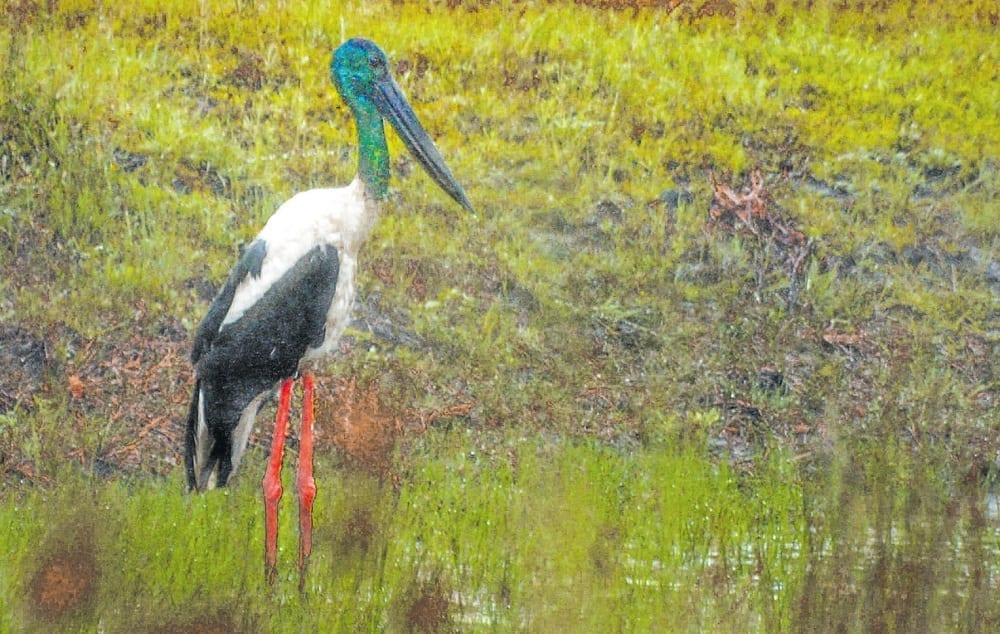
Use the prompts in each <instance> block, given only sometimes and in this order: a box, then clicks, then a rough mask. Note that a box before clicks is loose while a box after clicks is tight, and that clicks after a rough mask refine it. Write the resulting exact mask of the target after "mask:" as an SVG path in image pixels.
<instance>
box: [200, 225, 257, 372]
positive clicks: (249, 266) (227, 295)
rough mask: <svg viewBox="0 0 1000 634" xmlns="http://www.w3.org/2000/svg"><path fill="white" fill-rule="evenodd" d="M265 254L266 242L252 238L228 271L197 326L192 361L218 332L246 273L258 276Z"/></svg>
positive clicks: (210, 342)
mask: <svg viewBox="0 0 1000 634" xmlns="http://www.w3.org/2000/svg"><path fill="white" fill-rule="evenodd" d="M266 255H267V243H266V242H264V241H263V240H254V241H253V242H251V243H250V246H248V247H247V248H246V249H245V250H244V251H243V254H242V255H241V256H240V259H239V261H238V262H237V263H236V266H234V267H233V270H232V271H230V272H229V277H228V278H227V279H226V283H225V284H224V285H223V286H222V288H221V289H219V293H218V294H217V295H216V296H215V299H213V300H212V305H211V306H209V307H208V313H207V314H206V315H205V319H204V320H203V321H202V322H201V325H200V326H198V332H197V333H195V336H194V347H193V348H192V350H191V362H192V363H195V364H197V363H198V360H199V359H201V355H202V354H204V353H205V351H206V350H208V349H209V347H211V345H212V341H213V340H214V339H215V337H216V335H218V334H219V327H220V326H222V320H223V319H225V318H226V313H228V312H229V307H230V306H232V305H233V296H234V295H235V294H236V288H237V287H238V286H239V285H240V282H242V281H243V279H244V278H245V277H246V276H247V275H252V276H253V277H260V269H261V266H263V264H264V257H265V256H266Z"/></svg>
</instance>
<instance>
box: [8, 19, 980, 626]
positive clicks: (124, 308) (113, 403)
mask: <svg viewBox="0 0 1000 634" xmlns="http://www.w3.org/2000/svg"><path fill="white" fill-rule="evenodd" d="M601 4H602V3H596V2H595V3H582V4H579V3H563V2H553V3H548V4H545V5H534V4H527V3H519V2H512V3H496V4H491V3H476V2H467V3H440V4H432V5H425V4H420V3H351V2H347V3H336V2H334V3H308V6H298V5H294V4H287V3H286V4H276V3H265V2H259V3H241V2H237V3H230V4H226V5H224V6H222V5H219V6H215V5H208V4H205V3H201V2H194V1H185V0H181V1H178V2H174V3H170V4H169V5H164V4H163V3H153V2H146V3H138V4H135V3H133V4H132V5H130V6H129V7H128V8H121V7H100V8H98V7H93V6H91V5H90V4H89V3H74V2H63V3H58V4H55V5H51V6H48V5H45V6H43V5H40V4H37V3H32V2H19V3H16V4H14V5H12V8H11V10H10V11H8V12H6V13H5V15H4V17H3V18H2V24H3V27H4V28H2V29H0V43H2V46H0V51H2V52H0V69H2V70H0V97H2V98H0V265H2V268H3V276H2V277H0V361H2V363H3V364H5V366H6V367H8V368H9V371H8V373H7V374H6V375H5V376H4V377H3V379H2V383H0V466H2V472H3V476H2V478H0V526H2V527H3V531H2V534H3V535H4V536H5V537H4V539H3V540H2V541H0V550H2V551H3V557H2V558H0V561H2V562H3V563H0V618H2V619H4V620H3V621H2V623H3V625H2V626H0V629H2V630H14V631H18V630H28V631H31V630H38V631H43V630H49V629H60V630H63V631H91V630H93V629H95V628H96V629H104V630H107V631H119V630H129V631H133V630H135V629H143V630H157V628H159V629H160V630H161V631H173V630H174V629H182V628H187V629H191V628H193V627H195V626H200V627H202V628H204V629H207V628H209V627H215V628H216V629H220V630H223V631H227V630H236V631H247V630H250V631H253V630H259V631H282V629H283V628H293V627H294V628H297V627H298V624H304V626H305V629H309V627H310V625H315V628H314V629H316V628H319V627H320V625H319V624H323V625H326V624H329V623H336V624H337V625H338V627H339V628H340V629H343V630H355V629H361V630H390V631H396V630H407V629H410V630H413V629H417V630H420V629H423V630H449V629H458V630H466V629H468V630H499V631H509V630H522V629H527V630H534V631H537V630H542V631H544V630H548V629H553V628H554V627H556V626H560V627H568V628H570V629H574V630H579V631H601V630H629V631H648V630H652V629H656V630H668V631H678V630H681V631H683V630H704V629H733V630H740V631H742V630H757V631H775V630H778V631H787V630H813V629H817V628H820V629H836V627H838V626H842V627H844V628H845V629H849V630H857V629H879V630H883V631H884V630H893V631H913V630H928V629H929V630H936V629H945V630H953V629H967V630H977V629H980V630H981V629H989V628H990V626H991V625H992V626H995V625H996V623H997V621H998V619H1000V616H998V614H997V609H996V607H995V606H994V605H993V601H992V600H991V598H990V597H992V596H995V594H996V592H997V589H998V587H997V583H998V582H997V580H998V578H1000V577H998V574H1000V573H998V570H997V568H996V565H995V563H994V562H995V561H996V554H997V551H998V531H997V514H996V511H995V509H994V510H990V509H991V508H993V507H991V506H990V505H991V504H994V505H995V500H996V497H995V496H996V486H997V485H996V483H997V472H998V469H1000V465H998V462H997V456H998V452H1000V422H998V419H997V416H996V413H995V409H996V407H995V403H996V399H997V398H998V383H997V380H998V379H997V377H998V376H1000V370H998V367H997V361H996V359H997V358H1000V355H998V354H997V346H998V345H1000V342H998V338H997V332H998V330H997V327H998V313H997V308H996V306H997V299H996V298H997V294H998V292H1000V288H998V279H997V259H996V252H997V244H998V237H1000V234H998V231H997V229H998V223H997V222H996V218H997V217H998V216H1000V213H998V212H1000V209H998V207H1000V205H998V200H997V192H998V191H1000V183H998V166H997V156H998V154H1000V152H998V150H1000V147H998V145H1000V143H998V137H997V134H996V129H997V123H998V121H997V111H996V106H995V104H996V103H998V102H1000V94H998V82H997V81H996V77H995V71H994V70H993V69H994V68H996V67H997V65H998V64H997V61H998V60H997V58H998V50H997V44H996V43H995V39H996V38H995V30H996V27H995V22H996V19H997V16H996V12H995V10H994V9H993V8H992V7H991V6H990V5H989V3H977V2H972V3H968V4H964V5H961V6H957V5H956V6H951V5H948V6H939V5H938V4H937V3H929V2H911V3H907V4H905V5H904V4H901V3H883V4H886V6H883V4H879V5H877V6H874V5H873V6H867V7H865V10H864V11H859V10H858V7H852V8H845V7H844V6H843V5H842V3H833V2H829V3H824V2H819V3H812V4H811V5H810V6H809V7H808V8H807V7H805V6H803V5H802V4H801V3H794V2H789V3H758V2H737V3H725V2H716V3H681V5H680V7H679V8H677V9H676V10H675V11H673V12H668V11H667V10H666V9H665V8H663V7H659V8H656V7H647V8H636V9H633V8H625V9H616V8H613V7H608V6H599V5H601ZM608 4H615V3H608ZM637 4H643V3H637ZM855 4H856V3H855ZM591 5H594V6H591ZM708 9H712V11H711V13H714V15H707V13H709V11H708ZM730 10H731V12H732V15H729V14H730ZM469 33H489V35H488V36H485V35H484V36H479V37H469ZM355 34H364V35H366V36H368V37H371V38H372V39H374V40H376V41H377V42H379V43H380V44H382V45H383V46H384V48H385V49H386V51H387V53H388V55H389V57H390V60H392V63H393V67H394V70H395V72H396V76H397V79H398V81H399V83H400V84H401V86H402V87H403V89H404V91H405V92H406V93H407V95H408V96H409V97H410V100H411V102H412V103H413V105H414V108H415V110H416V112H417V113H418V114H419V116H420V118H421V120H422V121H423V122H424V124H425V126H426V127H427V129H428V130H429V132H430V133H431V136H432V137H433V138H434V139H435V140H436V141H437V143H438V145H439V147H440V148H441V150H442V154H443V155H444V156H445V158H446V160H447V162H448V163H449V165H450V166H451V167H452V169H453V171H454V172H455V173H456V174H457V175H458V178H459V180H460V181H461V182H462V183H463V184H464V185H465V188H466V190H467V191H468V193H469V196H470V198H471V199H472V201H473V203H474V204H475V205H476V207H477V210H478V212H479V213H478V216H477V217H476V218H471V217H468V216H465V215H464V214H463V212H461V211H460V210H458V209H456V208H455V207H454V205H452V204H451V203H450V201H448V200H447V198H446V197H444V196H443V195H442V194H441V193H440V192H439V191H437V190H436V189H435V188H434V186H433V184H432V183H431V182H430V180H429V179H427V178H426V177H424V176H423V175H421V174H420V173H419V170H416V169H413V161H412V160H411V159H409V158H408V157H406V155H405V152H404V148H403V147H402V144H401V143H399V141H398V139H396V138H395V137H393V136H392V135H390V149H391V152H392V156H393V162H392V169H393V181H392V185H391V186H392V189H393V195H392V198H391V200H390V202H389V204H388V205H387V208H386V209H385V210H384V211H383V215H382V218H381V220H380V223H379V225H378V226H377V228H376V229H375V233H374V235H373V236H372V239H371V240H370V243H369V244H368V246H367V247H366V252H365V254H364V256H365V257H364V260H363V262H362V268H361V271H360V280H359V281H360V285H361V295H362V297H361V301H359V305H358V307H357V313H358V316H359V322H358V323H357V324H356V326H357V327H356V328H354V329H352V331H351V332H350V333H349V334H350V338H349V341H347V342H345V345H344V354H342V355H341V356H339V357H338V358H337V359H335V360H333V361H332V362H331V365H330V369H329V373H328V375H329V376H330V377H336V378H330V379H326V380H325V382H324V383H323V388H324V389H323V391H322V394H323V395H324V396H323V402H322V403H321V409H322V412H321V418H320V421H319V422H320V426H319V428H320V432H319V433H320V436H321V447H320V453H319V458H320V461H321V465H320V473H319V478H318V479H319V482H320V498H319V500H318V502H317V514H318V516H317V522H316V524H317V528H316V544H317V546H316V548H317V553H316V557H315V561H314V562H313V569H312V571H311V575H310V578H309V586H308V591H307V593H306V594H305V595H303V596H300V595H298V593H297V592H295V591H294V586H295V583H294V579H293V578H292V573H293V566H292V565H290V564H291V563H292V562H291V559H292V553H293V552H294V548H295V546H294V539H295V535H294V532H295V531H294V528H293V526H292V519H291V515H293V514H294V508H293V506H294V505H288V508H286V509H285V513H284V516H283V521H285V522H286V524H283V526H282V572H283V574H287V575H288V576H287V577H285V578H283V579H282V580H281V582H280V583H279V585H278V587H277V588H276V589H275V590H274V591H273V592H272V591H270V590H269V589H267V588H265V587H263V585H262V583H263V581H262V579H263V575H261V574H260V572H261V571H260V562H259V560H258V555H259V552H260V543H259V540H260V539H261V537H260V535H259V533H260V531H259V530H258V529H259V528H260V526H259V524H260V521H261V518H260V512H259V508H258V497H259V496H258V493H257V490H256V486H257V485H256V480H257V475H256V473H257V468H256V467H254V465H258V466H259V465H260V463H261V461H262V460H263V453H262V451H261V448H260V444H261V443H260V441H259V440H257V439H256V437H255V441H254V447H255V449H254V450H253V451H252V452H251V454H250V455H249V456H248V458H247V466H246V471H245V472H244V474H243V477H242V478H240V479H239V481H238V482H237V484H236V486H235V487H233V488H232V489H231V490H229V491H227V492H224V493H218V494H212V495H208V496H199V497H190V496H186V495H184V494H182V492H181V490H182V486H181V482H180V479H181V474H180V472H179V471H180V470H179V469H178V468H177V464H178V450H179V446H180V438H181V424H182V419H183V414H184V412H185V407H186V399H187V398H188V390H189V389H190V385H191V369H190V367H189V365H188V364H187V362H186V355H187V353H188V346H189V345H190V333H191V332H193V330H194V328H196V326H197V324H198V322H199V320H200V319H201V318H202V316H203V315H204V311H205V309H206V306H207V303H208V301H210V299H211V297H212V294H213V292H214V289H215V288H216V287H217V285H218V284H219V283H220V282H221V280H223V279H224V276H225V275H226V273H227V271H228V267H229V266H230V265H231V264H232V262H233V261H234V258H235V254H236V253H237V250H238V247H239V245H240V244H245V243H247V242H248V241H249V240H250V239H252V237H253V235H254V234H255V233H256V231H258V230H259V228H260V227H261V226H262V224H263V222H264V221H265V220H266V218H267V217H268V215H269V214H270V213H271V212H272V211H273V210H274V208H275V207H276V206H277V205H278V204H280V202H281V201H282V200H284V199H286V198H287V197H289V196H290V195H291V194H292V193H294V192H296V191H299V190H302V189H305V188H309V187H315V186H329V185H331V184H343V183H346V182H348V181H349V180H350V178H351V177H352V176H353V172H354V169H355V159H354V156H353V153H352V152H353V143H354V139H353V134H354V131H353V126H352V124H351V122H350V120H349V114H348V112H347V110H346V108H345V107H344V106H343V105H342V104H341V103H340V102H339V100H338V98H337V97H336V95H335V94H334V91H333V90H332V87H331V86H330V82H329V78H328V76H327V70H326V69H327V64H328V59H329V54H330V51H331V50H332V49H333V48H334V47H335V46H336V45H337V44H339V43H340V42H341V41H342V40H343V39H344V38H345V37H349V36H351V35H355ZM67 52H72V53H71V54H68V53H67ZM755 168H756V169H759V170H760V173H761V174H762V175H763V178H762V187H761V189H759V190H758V191H757V194H759V195H760V198H759V200H760V201H763V202H760V204H759V206H758V207H755V208H754V209H755V213H759V215H757V216H753V217H752V218H751V219H750V220H749V221H748V222H745V223H743V224H741V223H740V222H733V221H731V218H732V217H733V216H728V218H730V220H725V219H723V220H722V221H719V220H718V219H715V220H713V217H712V216H711V215H710V214H709V213H708V212H707V211H706V210H708V209H709V208H710V207H712V208H713V209H719V207H718V203H719V199H718V195H719V194H718V190H716V189H713V186H712V181H711V179H710V176H709V174H710V173H712V174H714V178H715V179H716V180H717V182H719V183H720V184H722V185H723V186H724V187H726V188H729V191H730V192H732V193H733V194H734V195H735V196H737V197H741V196H742V197H744V198H746V197H752V196H753V195H755V194H754V191H755V190H754V188H753V186H751V185H750V184H749V183H750V180H751V179H750V174H751V172H752V171H753V170H754V169H755ZM713 203H714V204H713ZM748 208H749V207H748ZM724 211H725V212H726V213H735V212H736V211H739V209H725V210H724ZM727 223H728V224H727ZM754 223H756V224H754ZM768 223H771V224H770V225H768ZM777 225H781V226H787V227H794V228H795V229H796V230H798V231H801V232H802V235H803V240H808V241H809V242H808V250H807V251H802V252H799V251H796V250H795V249H799V248H804V247H803V245H804V244H805V243H796V242H795V241H794V240H793V239H791V238H787V237H782V236H781V235H779V234H778V233H773V232H772V233H769V232H768V231H767V230H765V229H767V228H768V227H769V226H777ZM751 229H753V230H751ZM754 231H756V233H754ZM803 253H804V254H805V255H804V257H803V259H802V260H801V263H800V266H790V265H789V261H790V260H789V258H790V257H791V256H795V255H796V254H799V255H801V254H803ZM346 377H351V378H353V381H354V382H353V383H350V384H349V385H348V383H347V381H346ZM345 408H346V409H345ZM345 412H346V413H345ZM269 415H270V414H269V412H265V414H264V415H262V417H261V421H260V423H259V425H258V427H259V429H258V433H259V435H260V436H261V437H266V435H267V434H268V433H269V431H270V424H269V421H268V420H267V418H268V416H269ZM345 416H347V417H348V419H350V420H354V421H355V423H358V421H365V422H366V425H367V426H361V427H362V428H363V429H365V430H368V431H366V432H365V433H367V434H369V435H370V436H371V439H374V440H376V441H377V442H376V445H375V447H374V449H370V450H367V453H366V451H360V452H359V453H356V454H352V451H353V450H354V449H356V445H360V444H364V443H363V442H362V441H365V438H361V439H358V438H354V439H352V438H351V437H350V433H349V432H348V431H346V430H345V428H343V425H342V420H343V419H344V417H345ZM355 427H358V425H355ZM373 465H374V467H373ZM286 489H289V488H288V487H286ZM77 526H83V527H85V529H84V530H82V531H81V532H80V533H79V535H80V536H79V537H73V535H76V534H77V532H76V530H75V527H77ZM70 527H74V530H71V529H70ZM74 540H75V541H74ZM74 553H75V554H74ZM212 553H217V555H216V556H212ZM46 564H50V565H49V566H48V567H46ZM66 571H70V572H72V573H73V574H70V573H69V572H66ZM74 575H75V576H74ZM57 579H59V580H62V581H63V585H62V586H61V587H63V588H64V589H65V591H64V593H63V594H58V593H53V592H49V593H48V594H47V595H46V596H47V597H49V598H48V599H45V600H43V599H42V598H41V596H40V595H39V594H38V593H39V591H40V590H39V589H40V588H44V587H46V585H45V583H43V582H44V581H45V580H57ZM88 579H90V580H91V581H90V582H87V580H88ZM74 584H76V585H74ZM208 589H210V590H211V592H206V590H208ZM70 596H74V597H82V598H81V599H80V600H79V601H78V602H77V603H73V602H72V601H69V599H67V598H66V597H70ZM60 597H62V598H63V603H64V604H65V605H66V606H69V607H67V608H65V609H64V608H62V607H60V606H61V605H63V604H59V603H58V602H57V603H53V601H56V599H59V598H60ZM39 606H42V607H39ZM181 606H183V609H181ZM178 612H180V614H178Z"/></svg>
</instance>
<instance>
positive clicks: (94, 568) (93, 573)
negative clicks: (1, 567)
mask: <svg viewBox="0 0 1000 634" xmlns="http://www.w3.org/2000/svg"><path fill="white" fill-rule="evenodd" d="M99 579H100V571H99V567H98V565H97V553H96V550H95V548H94V544H93V540H92V539H91V538H90V536H89V535H86V536H84V537H83V538H80V539H79V540H78V541H76V542H75V543H73V544H64V545H60V546H59V547H58V548H57V549H56V550H54V551H53V552H51V553H49V554H44V555H42V557H41V563H40V565H39V567H38V570H37V571H36V572H35V574H34V576H33V577H32V579H31V581H30V583H29V590H28V601H29V609H30V612H31V614H32V616H33V617H34V618H35V619H37V620H38V621H40V622H43V623H49V624H52V623H57V622H61V621H63V620H65V619H67V618H71V617H72V616H76V615H79V614H81V613H84V612H85V611H86V610H87V609H88V608H89V607H90V606H91V604H92V603H93V599H94V596H95V595H96V593H97V585H98V581H99Z"/></svg>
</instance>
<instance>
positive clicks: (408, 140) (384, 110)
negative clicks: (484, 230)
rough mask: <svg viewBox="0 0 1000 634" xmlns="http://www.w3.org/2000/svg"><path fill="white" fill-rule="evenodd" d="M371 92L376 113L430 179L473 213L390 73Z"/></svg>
mask: <svg viewBox="0 0 1000 634" xmlns="http://www.w3.org/2000/svg"><path fill="white" fill-rule="evenodd" d="M374 96H375V107H376V108H378V111H379V114H381V115H382V116H383V117H385V118H386V119H387V120H388V121H389V123H390V124H392V127H393V129H394V130H396V134H398V135H399V137H400V138H401V139H403V143H405V144H406V147H407V149H409V150H410V153H411V154H413V156H415V157H416V158H417V160H418V161H420V164H421V165H423V166H424V169H425V170H427V173H428V174H430V175H431V178H433V179H434V182H435V183H437V184H438V186H439V187H441V189H443V190H445V191H446V192H448V195H449V196H451V197H452V198H453V199H454V200H455V202H457V203H458V204H459V205H462V206H463V207H465V209H466V210H468V211H469V212H470V213H473V214H474V213H476V210H475V209H473V208H472V203H470V202H469V198H468V197H467V196H466V195H465V190H464V189H462V186H461V185H459V184H458V181H457V180H455V177H454V176H453V175H452V173H451V170H449V169H448V166H447V165H445V163H444V159H443V158H441V153H440V152H438V149H437V147H436V146H435V145H434V141H431V137H430V136H428V135H427V132H426V131H425V130H424V127H423V126H422V125H420V121H419V120H418V119H417V115H416V114H415V113H414V112H413V108H411V107H410V104H409V103H408V102H407V101H406V97H405V96H404V95H403V91H402V90H400V88H399V85H398V84H396V82H395V80H393V79H392V77H386V78H385V79H383V80H381V81H379V82H378V83H377V84H376V85H375V91H374Z"/></svg>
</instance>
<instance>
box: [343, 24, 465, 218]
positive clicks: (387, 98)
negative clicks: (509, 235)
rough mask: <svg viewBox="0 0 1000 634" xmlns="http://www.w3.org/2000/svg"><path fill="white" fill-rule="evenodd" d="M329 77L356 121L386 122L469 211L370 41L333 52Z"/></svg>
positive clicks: (358, 41) (353, 41)
mask: <svg viewBox="0 0 1000 634" xmlns="http://www.w3.org/2000/svg"><path fill="white" fill-rule="evenodd" d="M330 76H331V78H332V79H333V83H334V85H335V86H336V87H337V91H338V92H340V96H341V97H342V98H343V99H344V102H345V103H347V105H348V107H349V108H350V109H351V112H353V113H354V117H355V119H356V120H359V121H360V120H361V119H362V118H369V117H371V116H373V115H375V114H378V115H379V116H381V117H383V118H384V119H386V120H387V121H388V122H389V123H390V124H391V125H392V127H393V129H394V130H396V133H397V134H398V135H399V136H400V138H401V139H403V143H405V144H406V147H407V149H408V150H409V151H410V153H411V154H413V156H414V157H415V158H416V159H417V160H418V161H419V162H420V164H421V165H422V166H423V167H424V169H425V170H427V173H428V174H430V176H431V178H433V179H434V181H435V182H436V183H437V184H438V185H439V186H440V187H441V188H442V189H443V190H444V191H445V192H447V193H448V195H449V196H451V197H452V198H453V199H454V200H455V202H457V203H458V204H460V205H462V207H465V208H466V209H467V210H469V211H470V212H471V211H473V208H472V203H470V202H469V199H468V197H467V196H466V195H465V190H463V189H462V186H461V185H459V184H458V181H457V180H455V177H454V176H453V175H452V173H451V170H449V169H448V166H447V165H445V162H444V159H443V158H441V153H440V152H438V149H437V147H436V146H435V145H434V142H433V141H432V140H431V138H430V136H428V134H427V132H426V131H425V130H424V128H423V126H422V125H420V121H419V120H418V119H417V115H416V114H415V113H414V112H413V108H411V107H410V104H409V103H408V102H407V101H406V97H405V96H404V95H403V91H402V90H401V89H400V88H399V85H398V84H397V83H396V81H395V80H394V79H393V78H392V74H391V73H390V72H389V60H388V58H386V56H385V53H383V52H382V49H380V48H379V47H378V46H376V45H375V43H374V42H372V41H370V40H366V39H363V38H354V39H351V40H348V41H346V42H344V43H343V44H342V45H340V47H339V48H337V50H335V51H334V52H333V59H332V60H331V62H330Z"/></svg>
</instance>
